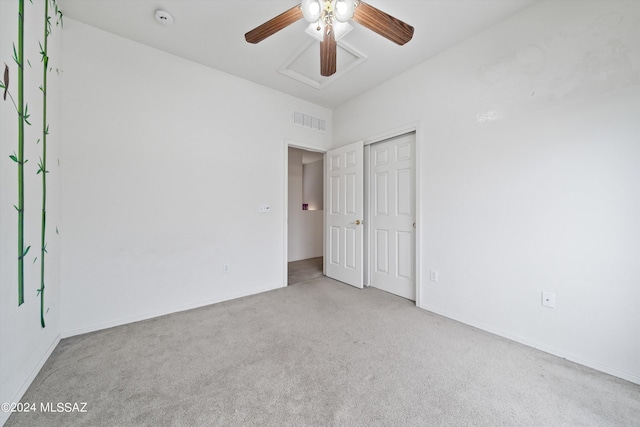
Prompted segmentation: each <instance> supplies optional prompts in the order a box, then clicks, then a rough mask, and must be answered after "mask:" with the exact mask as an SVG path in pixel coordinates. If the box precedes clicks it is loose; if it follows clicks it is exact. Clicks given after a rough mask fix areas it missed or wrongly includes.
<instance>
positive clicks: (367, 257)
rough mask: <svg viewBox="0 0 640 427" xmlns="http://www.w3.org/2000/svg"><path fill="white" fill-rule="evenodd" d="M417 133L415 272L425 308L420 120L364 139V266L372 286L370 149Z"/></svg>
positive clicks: (419, 299)
mask: <svg viewBox="0 0 640 427" xmlns="http://www.w3.org/2000/svg"><path fill="white" fill-rule="evenodd" d="M412 132H414V133H415V153H414V155H415V159H414V160H415V161H414V168H415V177H414V179H415V182H414V191H415V195H414V197H415V217H416V229H415V242H414V244H415V248H414V251H415V253H414V256H415V266H414V268H415V272H414V277H415V287H416V301H415V303H416V306H417V307H420V308H423V306H422V295H421V292H420V283H422V274H421V272H422V268H421V267H422V257H421V256H420V247H421V240H422V239H421V233H420V229H421V224H420V218H422V216H421V211H422V198H421V197H420V194H421V192H420V176H421V175H420V161H419V159H420V153H421V146H422V144H421V143H420V140H421V132H420V122H419V121H417V122H413V123H409V124H407V125H404V126H401V127H398V128H394V129H391V130H387V131H384V132H381V133H379V134H376V135H373V136H371V137H369V138H367V139H365V140H364V150H365V153H364V159H365V161H364V167H365V174H364V175H365V180H364V197H365V206H364V226H365V229H364V236H365V237H364V238H365V244H364V250H365V253H364V261H365V264H366V265H365V266H364V272H365V287H370V286H371V281H370V278H371V274H370V272H371V265H372V263H371V237H372V236H371V227H370V225H371V212H372V209H373V207H372V205H371V197H370V191H371V182H370V179H369V172H370V166H371V165H370V163H369V162H370V160H371V158H370V155H369V153H370V150H371V145H372V144H375V143H377V142H382V141H385V140H387V139H391V138H395V137H398V136H402V135H405V134H408V133H412Z"/></svg>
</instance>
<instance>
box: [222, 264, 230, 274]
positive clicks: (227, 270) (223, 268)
mask: <svg viewBox="0 0 640 427" xmlns="http://www.w3.org/2000/svg"><path fill="white" fill-rule="evenodd" d="M222 272H223V273H231V266H230V265H229V264H225V265H223V266H222Z"/></svg>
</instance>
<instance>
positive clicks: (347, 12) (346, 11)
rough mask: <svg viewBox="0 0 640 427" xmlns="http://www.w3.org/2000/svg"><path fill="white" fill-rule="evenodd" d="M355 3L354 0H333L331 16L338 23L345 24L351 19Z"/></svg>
mask: <svg viewBox="0 0 640 427" xmlns="http://www.w3.org/2000/svg"><path fill="white" fill-rule="evenodd" d="M355 3H356V2H355V0H335V5H334V8H333V16H334V17H335V18H336V19H337V20H338V21H340V22H347V21H348V20H349V19H351V18H353V11H354V10H355V7H356V4H355Z"/></svg>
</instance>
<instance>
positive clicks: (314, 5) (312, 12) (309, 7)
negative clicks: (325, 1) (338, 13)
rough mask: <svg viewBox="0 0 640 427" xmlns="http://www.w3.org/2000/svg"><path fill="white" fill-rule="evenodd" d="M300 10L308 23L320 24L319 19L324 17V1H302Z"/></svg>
mask: <svg viewBox="0 0 640 427" xmlns="http://www.w3.org/2000/svg"><path fill="white" fill-rule="evenodd" d="M300 8H301V9H302V15H303V16H304V19H305V20H306V21H307V22H318V19H320V16H322V9H323V5H322V0H302V3H301V4H300Z"/></svg>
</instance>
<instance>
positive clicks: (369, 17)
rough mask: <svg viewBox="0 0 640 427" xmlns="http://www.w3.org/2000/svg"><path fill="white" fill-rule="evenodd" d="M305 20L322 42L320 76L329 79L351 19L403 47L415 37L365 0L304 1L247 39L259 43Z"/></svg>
mask: <svg viewBox="0 0 640 427" xmlns="http://www.w3.org/2000/svg"><path fill="white" fill-rule="evenodd" d="M302 18H304V19H305V20H306V21H307V22H310V23H311V25H310V26H309V28H308V29H307V32H308V33H310V34H312V35H314V36H316V37H318V39H319V40H320V74H321V75H322V76H325V77H328V76H331V75H332V74H334V73H335V72H336V55H337V41H338V40H339V39H340V38H341V37H342V36H343V35H344V34H346V33H347V32H348V31H350V30H351V28H352V27H351V26H350V25H349V24H348V22H347V21H349V20H351V19H353V20H354V21H356V22H357V23H359V24H360V25H362V26H364V27H366V28H368V29H370V30H372V31H374V32H376V33H378V34H380V35H381V36H382V37H385V38H387V39H389V40H391V41H392V42H394V43H396V44H399V45H403V44H405V43H407V42H408V41H409V40H411V38H412V37H413V27H412V26H411V25H409V24H406V23H404V22H402V21H401V20H399V19H397V18H394V17H393V16H391V15H389V14H387V13H384V12H383V11H381V10H379V9H377V8H375V7H373V6H371V5H369V4H367V3H365V2H363V1H361V0H302V2H301V3H300V4H299V5H297V6H294V7H292V8H291V9H289V10H287V11H285V12H283V13H281V14H280V15H278V16H276V17H275V18H273V19H270V20H269V21H267V22H265V23H264V24H262V25H259V26H257V27H256V28H254V29H253V30H251V31H249V32H248V33H246V34H245V35H244V38H245V39H246V40H247V41H248V42H249V43H259V42H261V41H262V40H264V39H266V38H267V37H269V36H271V35H273V34H275V33H277V32H278V31H280V30H282V29H283V28H285V27H287V26H289V25H291V24H293V23H294V22H296V21H298V20H300V19H302Z"/></svg>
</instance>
